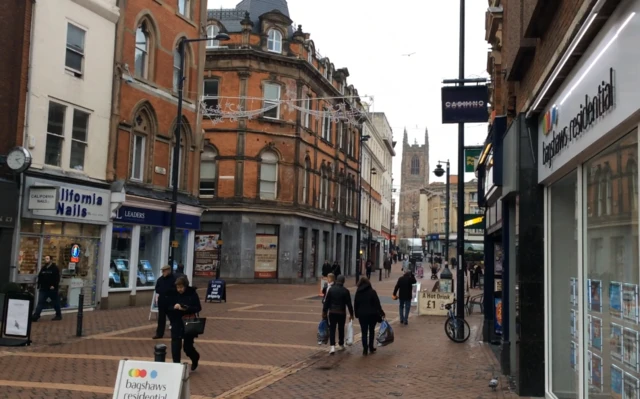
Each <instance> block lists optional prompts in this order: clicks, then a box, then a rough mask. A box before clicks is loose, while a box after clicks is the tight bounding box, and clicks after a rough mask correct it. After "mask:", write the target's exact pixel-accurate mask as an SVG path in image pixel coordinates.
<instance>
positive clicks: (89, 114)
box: [69, 108, 91, 171]
mask: <svg viewBox="0 0 640 399" xmlns="http://www.w3.org/2000/svg"><path fill="white" fill-rule="evenodd" d="M76 112H77V113H81V114H84V115H86V117H87V119H86V124H85V126H84V134H85V140H84V141H82V140H79V139H77V138H75V137H74V132H75V130H76V126H75V122H76ZM90 119H91V113H89V112H85V111H83V110H81V109H79V108H73V116H72V120H71V148H70V149H69V169H72V170H76V171H84V167H85V161H86V156H87V149H88V148H89V124H90V121H89V120H90ZM73 143H80V145H82V146H84V147H83V154H82V169H77V168H75V167H73V166H71V162H72V160H73V153H74V151H73Z"/></svg>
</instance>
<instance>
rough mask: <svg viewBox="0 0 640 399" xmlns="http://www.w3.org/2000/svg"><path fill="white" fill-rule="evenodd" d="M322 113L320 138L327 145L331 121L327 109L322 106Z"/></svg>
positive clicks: (329, 139) (329, 138) (329, 140)
mask: <svg viewBox="0 0 640 399" xmlns="http://www.w3.org/2000/svg"><path fill="white" fill-rule="evenodd" d="M322 111H323V112H324V113H323V114H322V134H321V137H322V139H323V140H326V141H328V142H329V143H331V119H330V117H329V115H328V113H329V107H327V106H323V107H322Z"/></svg>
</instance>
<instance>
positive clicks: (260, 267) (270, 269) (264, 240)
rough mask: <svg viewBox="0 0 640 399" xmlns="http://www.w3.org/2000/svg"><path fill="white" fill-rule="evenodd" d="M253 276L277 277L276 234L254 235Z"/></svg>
mask: <svg viewBox="0 0 640 399" xmlns="http://www.w3.org/2000/svg"><path fill="white" fill-rule="evenodd" d="M254 275H255V278H277V277H278V236H277V235H270V234H258V235H256V258H255V264H254Z"/></svg>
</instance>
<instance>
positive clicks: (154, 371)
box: [113, 360, 188, 399]
mask: <svg viewBox="0 0 640 399" xmlns="http://www.w3.org/2000/svg"><path fill="white" fill-rule="evenodd" d="M187 374H188V371H187V365H185V364H182V363H159V362H143V361H136V360H121V361H120V365H119V366H118V376H117V377H116V385H115V388H114V390H113V399H131V398H162V399H182V398H184V397H185V396H184V395H185V393H186V392H185V391H187V390H188V384H183V380H185V381H188V379H187V378H185V377H186V376H187ZM184 388H186V389H184Z"/></svg>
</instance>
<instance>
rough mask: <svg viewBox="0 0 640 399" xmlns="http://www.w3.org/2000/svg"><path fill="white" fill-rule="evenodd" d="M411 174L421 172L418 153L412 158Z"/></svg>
mask: <svg viewBox="0 0 640 399" xmlns="http://www.w3.org/2000/svg"><path fill="white" fill-rule="evenodd" d="M411 174H412V175H419V174H420V158H418V156H417V155H414V156H413V158H411Z"/></svg>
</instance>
